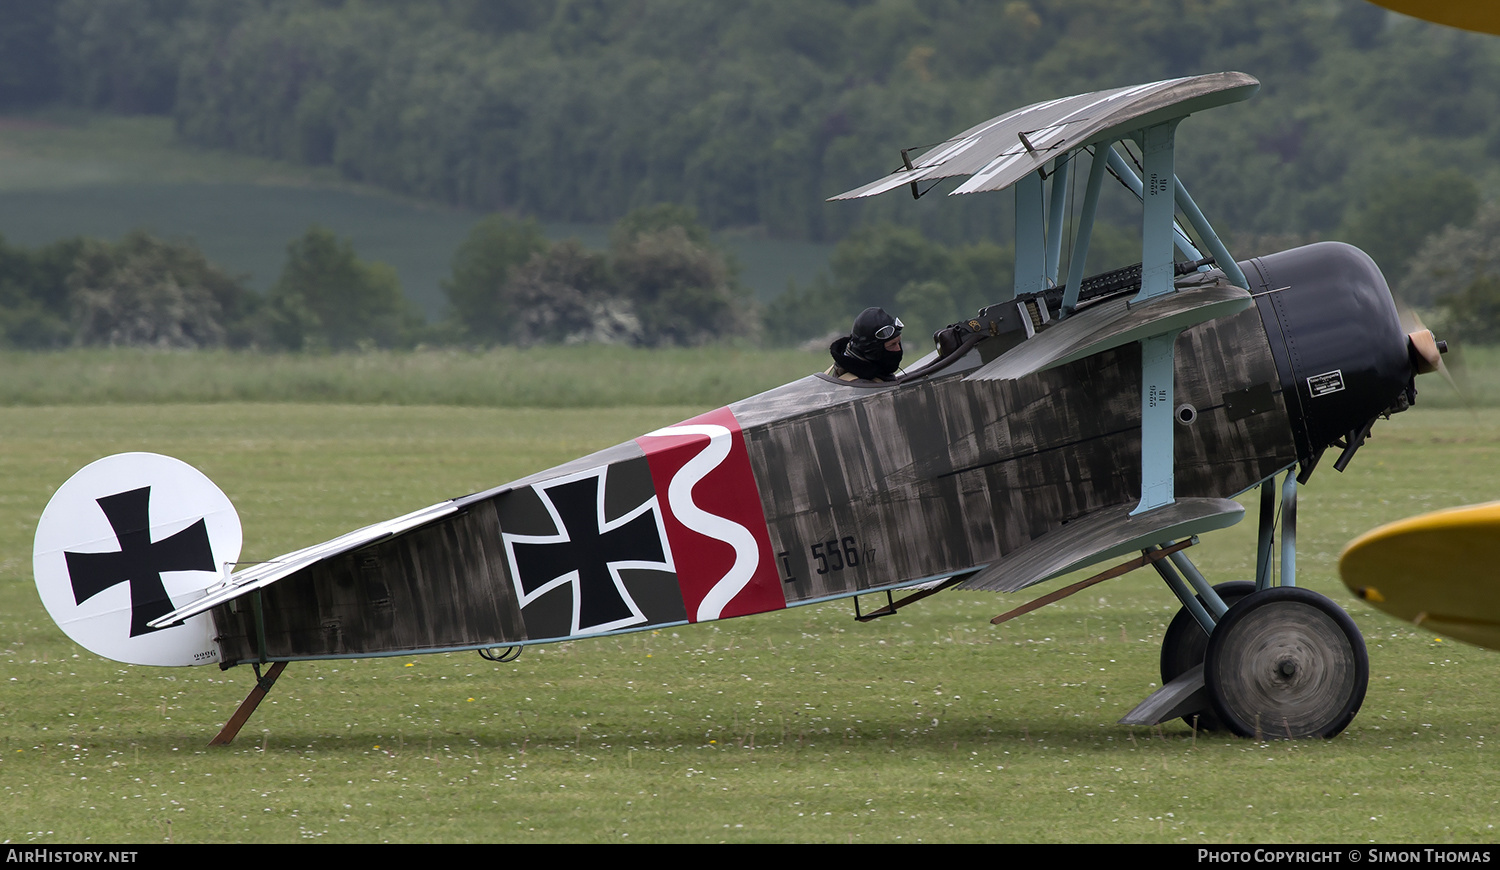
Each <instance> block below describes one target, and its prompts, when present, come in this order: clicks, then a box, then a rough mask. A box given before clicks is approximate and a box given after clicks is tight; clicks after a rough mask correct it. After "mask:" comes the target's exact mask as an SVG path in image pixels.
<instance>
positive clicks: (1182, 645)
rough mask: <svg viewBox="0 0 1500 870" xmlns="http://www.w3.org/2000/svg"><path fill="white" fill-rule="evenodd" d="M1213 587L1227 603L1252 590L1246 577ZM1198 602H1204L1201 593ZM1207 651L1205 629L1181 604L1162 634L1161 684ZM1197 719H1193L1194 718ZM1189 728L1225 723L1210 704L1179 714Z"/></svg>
mask: <svg viewBox="0 0 1500 870" xmlns="http://www.w3.org/2000/svg"><path fill="white" fill-rule="evenodd" d="M1214 591H1215V592H1217V593H1219V597H1220V598H1222V599H1224V604H1225V606H1227V607H1234V605H1235V604H1236V603H1238V602H1239V601H1240V600H1241V599H1242V598H1244V597H1245V596H1247V595H1249V594H1250V593H1252V592H1254V591H1255V584H1254V583H1253V582H1251V581H1249V580H1231V581H1229V582H1227V583H1216V584H1214ZM1198 603H1200V604H1202V603H1203V598H1202V596H1199V597H1198ZM1207 651H1208V633H1207V632H1205V631H1204V630H1203V626H1201V625H1199V624H1198V620H1196V619H1194V618H1193V614H1191V613H1189V612H1188V609H1187V608H1186V607H1183V608H1180V609H1178V611H1177V615H1175V616H1173V617H1172V621H1171V622H1169V623H1167V633H1166V634H1164V635H1162V637H1161V684H1162V685H1163V686H1165V685H1166V684H1167V683H1170V682H1172V681H1173V680H1175V679H1177V678H1178V677H1179V676H1181V675H1182V674H1184V673H1187V672H1188V671H1190V670H1192V669H1193V668H1195V667H1197V666H1198V665H1201V664H1203V654H1204V653H1205V652H1207ZM1195 719H1196V720H1197V721H1196V722H1194V721H1193V720H1195ZM1182 721H1184V722H1186V723H1187V724H1188V727H1189V728H1197V729H1198V730H1199V731H1223V730H1224V723H1222V722H1220V721H1219V717H1218V716H1215V715H1214V711H1213V708H1212V707H1209V708H1207V709H1204V710H1200V711H1198V712H1197V713H1193V714H1190V715H1187V716H1183V717H1182Z"/></svg>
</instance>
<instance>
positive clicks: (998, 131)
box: [829, 72, 1260, 201]
mask: <svg viewBox="0 0 1500 870" xmlns="http://www.w3.org/2000/svg"><path fill="white" fill-rule="evenodd" d="M1259 89H1260V82H1259V81H1258V80H1257V79H1256V78H1255V77H1254V76H1250V75H1246V74H1245V73H1241V72H1221V73H1213V74H1210V75H1202V76H1191V77H1188V78H1180V79H1170V80H1168V81H1161V82H1151V83H1149V84H1143V85H1133V86H1131V87H1125V88H1114V89H1111V90H1105V91H1095V92H1093V93H1088V94H1079V95H1077V96H1072V97H1062V98H1059V99H1055V100H1047V101H1045V102H1041V103H1036V104H1033V105H1030V106H1026V107H1025V108H1021V109H1016V110H1015V111H1012V112H1007V113H1006V114H1004V115H1000V116H999V117H996V118H991V119H990V120H988V121H985V122H984V123H982V124H979V125H976V126H974V127H972V128H970V129H968V130H965V131H964V132H963V133H961V134H959V135H958V136H956V137H954V138H953V139H950V140H948V141H946V142H943V143H940V144H939V145H937V146H936V147H934V148H932V149H931V150H929V151H927V152H926V153H924V154H922V156H921V157H918V158H917V159H916V160H914V161H912V162H911V163H910V165H909V166H908V167H905V168H902V169H900V170H897V171H896V172H893V173H891V174H890V175H887V176H886V177H884V178H881V179H878V180H876V181H872V182H870V183H869V184H866V185H863V186H861V187H856V188H855V189H853V190H850V191H847V192H845V193H841V194H839V195H837V196H833V197H829V200H830V201H832V200H843V199H860V198H863V197H867V196H875V195H877V194H881V193H885V192H887V191H890V190H895V189H896V188H898V187H903V186H905V185H910V184H916V183H918V182H923V181H937V180H939V179H943V178H953V177H957V176H963V175H967V176H970V178H969V180H968V181H966V182H964V183H963V184H961V185H959V187H958V188H957V189H955V190H953V191H952V192H951V193H950V194H949V195H950V196H953V195H957V194H961V193H979V192H981V191H987V190H1004V189H1005V188H1007V187H1010V186H1011V185H1013V184H1015V183H1016V182H1017V181H1020V180H1021V179H1022V178H1024V177H1026V176H1027V175H1029V174H1031V173H1032V172H1035V171H1036V170H1037V169H1039V168H1041V167H1042V166H1043V165H1045V164H1046V163H1047V162H1048V161H1050V160H1054V159H1056V158H1058V157H1061V156H1063V155H1064V154H1066V153H1068V152H1069V151H1073V150H1076V149H1078V148H1082V147H1085V146H1087V145H1091V144H1094V143H1096V142H1107V141H1113V140H1115V139H1118V138H1121V137H1122V136H1123V135H1125V134H1128V133H1130V132H1131V131H1135V130H1140V129H1143V128H1146V127H1150V126H1153V125H1156V124H1161V123H1165V122H1167V121H1171V120H1174V119H1177V118H1182V117H1185V116H1187V115H1190V114H1192V113H1194V112H1198V111H1201V110H1203V109H1208V108H1212V107H1214V106H1221V105H1224V104H1226V103H1234V102H1239V101H1240V100H1245V99H1249V98H1250V97H1251V96H1253V95H1254V94H1255V92H1256V91H1257V90H1259Z"/></svg>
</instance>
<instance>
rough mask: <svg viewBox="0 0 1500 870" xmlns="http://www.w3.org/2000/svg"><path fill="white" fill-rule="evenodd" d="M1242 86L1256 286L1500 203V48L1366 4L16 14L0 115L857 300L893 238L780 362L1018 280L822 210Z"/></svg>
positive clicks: (1238, 165)
mask: <svg viewBox="0 0 1500 870" xmlns="http://www.w3.org/2000/svg"><path fill="white" fill-rule="evenodd" d="M1225 69H1237V70H1242V71H1245V72H1248V73H1251V74H1252V75H1255V76H1257V77H1258V78H1259V79H1260V80H1261V82H1262V84H1263V86H1262V89H1261V92H1260V94H1259V95H1258V96H1257V97H1256V98H1255V99H1253V100H1251V101H1249V102H1248V103H1244V104H1239V105H1235V106H1230V107H1226V108H1224V109H1218V110H1215V111H1214V112H1209V113H1204V114H1203V115H1201V116H1197V117H1194V118H1193V119H1192V120H1191V121H1190V122H1188V123H1187V124H1185V125H1184V126H1183V128H1182V132H1181V140H1180V141H1181V142H1182V143H1183V144H1182V147H1181V148H1180V149H1179V152H1178V153H1179V173H1180V174H1181V175H1182V176H1183V177H1184V178H1185V179H1187V180H1188V181H1189V184H1190V185H1191V186H1192V189H1193V190H1194V192H1195V194H1196V195H1197V196H1198V198H1199V199H1200V201H1201V202H1203V203H1204V205H1205V207H1206V208H1207V209H1208V210H1209V212H1210V218H1211V219H1212V220H1214V222H1215V223H1216V224H1217V225H1218V226H1219V228H1220V230H1221V231H1222V232H1224V233H1225V234H1226V235H1228V236H1229V237H1230V238H1231V240H1233V241H1235V242H1237V243H1239V247H1238V248H1237V250H1238V251H1240V252H1241V254H1242V255H1245V254H1256V253H1262V252H1263V251H1262V250H1259V249H1258V248H1260V247H1265V246H1267V245H1270V244H1272V243H1280V242H1286V241H1300V240H1307V239H1313V238H1329V237H1339V238H1344V239H1346V240H1348V241H1351V242H1354V243H1356V244H1360V245H1362V246H1364V247H1367V248H1370V249H1371V250H1372V252H1373V253H1375V255H1376V256H1377V258H1379V259H1380V261H1381V265H1382V266H1383V267H1384V268H1385V269H1386V271H1387V274H1388V275H1390V276H1391V277H1392V282H1393V283H1394V284H1397V285H1410V284H1411V283H1412V282H1409V281H1406V279H1405V277H1404V276H1405V275H1406V269H1407V265H1408V263H1409V262H1410V261H1411V260H1412V258H1414V257H1416V256H1417V255H1418V254H1419V252H1420V249H1421V248H1422V247H1423V245H1424V244H1426V243H1428V242H1429V241H1431V240H1433V239H1436V238H1437V236H1438V235H1440V234H1441V233H1442V232H1443V231H1445V229H1447V228H1450V227H1451V228H1452V230H1453V231H1454V232H1457V231H1460V230H1467V229H1469V228H1471V226H1472V225H1474V221H1475V219H1476V215H1478V214H1479V212H1480V203H1481V202H1482V201H1483V200H1484V199H1487V198H1489V196H1490V195H1492V194H1493V193H1494V192H1495V190H1496V188H1497V187H1500V176H1497V174H1496V171H1495V169H1494V168H1493V167H1494V164H1495V163H1496V157H1500V39H1495V38H1494V37H1488V36H1483V35H1479V34H1471V33H1464V32H1460V31H1457V30H1453V29H1450V28H1444V27H1440V26H1435V25H1430V24H1426V23H1422V22H1418V21H1414V20H1412V19H1409V18H1405V17H1402V16H1399V15H1395V14H1393V13H1388V12H1386V11H1385V10H1383V9H1381V8H1379V7H1376V6H1374V5H1371V4H1368V3H1365V2H1363V0H1306V2H1265V0H1133V2H1130V3H1121V2H1118V0H992V2H981V0H799V2H796V3H789V2H776V0H746V2H741V3H733V4H720V3H703V2H699V0H245V2H234V3H229V2H219V0H17V2H14V3H12V4H9V9H8V14H7V15H6V16H4V17H3V18H0V112H20V111H31V110H36V109H39V108H43V107H48V106H57V105H63V106H72V107H78V108H83V109H89V110H95V111H101V110H102V111H107V112H116V113H153V114H161V115H169V116H171V117H172V118H173V119H174V122H175V125H176V130H177V132H178V135H179V136H180V137H181V139H182V140H184V141H185V142H188V143H193V144H196V145H200V146H203V147H212V148H223V149H231V150H235V151H239V152H244V153H247V154H254V155H258V156H264V157H270V158H274V159H278V160H285V161H293V162H300V163H306V164H314V165H329V166H333V167H336V168H337V170H338V171H339V172H340V173H341V174H342V175H343V176H345V177H347V178H350V179H356V180H360V181H364V182H368V183H373V184H376V185H379V186H383V187H386V188H389V189H391V190H394V191H398V192H401V193H403V194H407V195H412V196H417V197H423V198H427V199H432V200H437V201H442V202H446V203H451V204H456V205H462V206H466V207H471V208H475V209H479V210H482V211H485V212H494V213H504V214H507V215H513V216H523V217H528V218H530V217H534V218H540V219H544V220H566V221H587V222H601V223H605V222H613V221H616V220H619V219H620V218H622V217H623V216H625V215H627V214H630V213H632V212H634V211H637V210H640V209H642V208H647V207H650V206H653V205H656V204H659V203H671V204H673V205H675V206H679V207H683V208H685V209H686V210H687V213H690V214H692V215H695V220H696V221H697V222H700V223H701V224H702V225H704V226H706V227H707V228H709V229H711V230H720V231H722V230H733V231H737V232H749V233H760V234H765V235H769V236H772V237H777V238H790V239H806V240H817V241H826V242H837V241H841V240H845V241H848V240H852V242H851V244H852V245H853V246H854V247H853V248H852V249H846V254H847V256H845V257H844V258H843V261H844V262H846V263H847V264H848V268H847V269H846V271H848V270H853V272H876V271H878V270H875V269H872V268H869V267H862V266H860V265H859V264H858V263H855V262H854V261H853V260H852V259H851V257H852V256H853V255H852V253H850V252H851V251H853V250H859V249H863V250H867V251H868V250H870V249H871V248H872V247H878V246H877V245H876V244H875V242H876V241H878V240H881V239H895V240H897V241H898V242H900V243H901V244H903V245H905V248H906V249H910V250H912V251H914V252H915V254H914V256H915V259H908V260H906V261H903V262H901V263H898V264H895V267H894V268H895V271H894V272H892V271H891V270H886V271H884V272H883V273H880V274H877V275H875V277H876V278H881V279H883V285H885V284H889V285H891V286H890V287H889V288H888V289H887V290H882V291H880V294H879V295H880V298H879V299H876V298H874V297H871V296H868V295H866V296H865V297H863V298H860V299H856V296H857V295H858V294H859V293H860V292H862V291H861V290H860V289H859V288H857V287H854V284H855V283H856V282H857V280H858V279H859V276H857V275H854V274H853V272H849V274H845V275H840V274H839V273H838V263H839V262H840V260H839V258H838V257H836V258H835V264H834V268H833V269H832V270H831V271H830V273H829V274H828V275H826V276H825V278H824V279H823V280H822V283H821V285H820V286H819V287H814V288H793V290H792V291H791V292H789V294H788V297H787V298H786V299H784V300H782V302H781V303H779V304H778V305H774V306H772V307H771V310H770V311H769V312H767V315H768V317H769V318H770V322H769V323H768V324H767V329H768V332H769V334H770V335H772V336H773V337H779V338H785V339H792V338H796V337H798V334H799V333H802V334H810V333H813V332H816V331H818V330H821V329H824V328H826V327H827V326H828V325H829V323H828V321H829V318H831V317H832V316H833V315H832V312H836V311H846V310H848V307H849V306H850V305H851V304H855V303H856V302H858V301H864V302H867V303H868V304H887V303H889V304H896V301H897V297H898V296H899V294H900V293H901V292H903V291H905V292H906V296H907V300H908V303H910V304H917V305H919V306H920V305H927V306H929V307H938V306H941V305H946V304H947V303H948V302H950V301H951V302H952V303H954V304H957V305H959V306H960V307H963V306H965V305H966V304H967V303H968V302H970V301H971V300H970V297H971V296H974V294H976V293H980V292H981V291H980V290H973V288H972V287H971V285H972V284H973V281H972V280H970V279H969V278H968V277H966V276H969V275H971V274H972V273H973V271H974V269H975V268H979V267H983V268H988V267H989V266H993V265H999V264H1003V263H1004V262H1005V261H1006V257H1008V256H1009V255H1008V253H1007V250H1006V246H1007V244H1008V240H1009V229H1010V220H1011V219H1010V207H1009V200H1008V199H1007V198H1005V197H995V196H991V197H961V198H956V199H953V200H944V198H942V197H936V196H934V197H930V198H929V199H927V200H924V201H922V202H919V203H915V204H914V203H912V202H911V200H910V199H905V198H902V197H897V196H888V197H880V198H876V199H875V200H873V201H870V202H868V203H860V204H848V203H839V204H832V205H830V204H828V203H825V202H824V199H825V198H826V197H828V196H830V195H832V194H835V193H838V192H841V191H843V190H846V189H849V188H852V187H854V186H857V185H858V184H861V183H863V182H865V181H868V180H871V179H873V178H876V177H878V176H880V175H883V174H885V173H886V172H889V171H890V170H892V169H893V168H895V167H896V165H897V163H898V161H899V150H898V149H900V148H902V147H916V146H921V145H924V144H927V143H933V142H937V141H939V140H941V139H943V138H944V137H946V136H949V135H951V134H953V133H955V132H957V131H959V130H962V129H965V128H967V127H969V126H971V125H972V124H973V123H975V122H977V121H979V120H982V119H984V118H988V117H991V116H993V115H995V114H998V113H1000V112H1002V111H1005V110H1008V109H1011V108H1015V107H1018V106H1021V105H1025V104H1027V103H1031V102H1035V101H1038V100H1042V99H1047V98H1051V97H1056V96H1060V95H1065V94H1071V93H1080V92H1084V91H1088V90H1094V89H1099V88H1105V87H1114V86H1119V85H1123V84H1129V83H1135V82H1143V81H1151V80H1156V79H1163V78H1170V77H1174V76H1182V75H1190V74H1196V73H1205V72H1214V71H1219V70H1225ZM1105 217H1106V219H1107V220H1108V219H1111V218H1113V219H1119V218H1120V216H1118V215H1109V214H1106V215H1105ZM1451 244H1456V243H1453V242H1451V240H1450V245H1451ZM898 247H899V246H898ZM1247 248H1248V249H1247ZM924 252H925V253H924ZM934 252H936V254H935V255H936V256H940V257H941V258H943V260H944V262H943V263H942V264H940V266H939V267H938V268H936V270H935V271H933V270H931V269H929V270H928V272H927V273H926V277H925V278H924V277H923V273H922V272H921V269H922V268H926V266H924V261H922V259H921V257H922V256H928V255H934ZM918 255H920V256H918ZM893 256H894V254H887V257H886V258H887V260H890V259H891V258H892V257H893ZM1432 256H1436V255H1432ZM1470 259H1471V260H1472V259H1474V258H1472V257H1471V258H1470ZM1491 259H1493V258H1491ZM1440 263H1441V264H1448V261H1447V260H1440ZM1487 263H1488V261H1487V260H1486V261H1484V263H1480V264H1479V265H1473V264H1470V266H1466V267H1465V268H1467V269H1469V271H1468V272H1464V273H1463V274H1457V275H1454V276H1450V281H1457V282H1459V285H1458V286H1462V287H1468V286H1471V285H1472V284H1473V283H1474V282H1476V281H1478V280H1479V279H1480V278H1481V277H1483V276H1484V275H1488V274H1490V272H1489V271H1487V270H1489V269H1490V266H1489V265H1487ZM976 264H977V265H976ZM926 265H927V266H930V265H931V259H930V257H929V259H928V261H926ZM1475 269H1477V270H1479V271H1477V272H1476V271H1474V270H1475ZM897 273H899V275H901V276H908V275H909V276H912V277H911V280H906V279H905V278H903V279H902V280H901V281H900V282H898V283H894V284H893V283H892V281H893V280H894V278H893V277H892V276H893V275H895V274H897ZM919 279H920V280H919ZM913 281H915V282H916V283H918V284H921V283H924V282H925V283H927V284H928V285H929V286H927V287H926V288H925V289H923V288H920V287H915V286H913V283H912V282H913ZM933 282H936V284H937V286H931V285H932V284H933ZM966 282H967V283H966ZM1492 283H1494V282H1493V281H1492ZM840 288H846V289H847V292H846V289H840ZM971 290H972V292H971ZM1418 292H1422V291H1418ZM1425 292H1426V293H1427V296H1428V297H1429V298H1427V299H1424V300H1422V301H1425V302H1432V301H1433V299H1432V298H1431V297H1432V295H1433V294H1432V292H1431V291H1430V290H1428V291H1425ZM976 298H977V297H976Z"/></svg>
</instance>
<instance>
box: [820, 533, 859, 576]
mask: <svg viewBox="0 0 1500 870" xmlns="http://www.w3.org/2000/svg"><path fill="white" fill-rule="evenodd" d="M811 552H812V557H813V558H814V559H815V560H817V563H818V573H819V574H827V573H828V572H830V571H842V570H844V568H846V567H848V568H858V567H859V561H860V555H859V544H858V543H857V542H855V540H854V536H853V535H846V536H845V537H844V538H842V539H841V540H837V541H825V542H822V543H818V544H813V545H812V548H811ZM867 555H868V554H867Z"/></svg>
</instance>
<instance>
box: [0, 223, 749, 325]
mask: <svg viewBox="0 0 1500 870" xmlns="http://www.w3.org/2000/svg"><path fill="white" fill-rule="evenodd" d="M443 289H444V291H445V293H446V294H447V297H448V302H449V313H448V316H447V317H445V318H444V319H442V320H441V321H439V322H437V323H431V324H429V323H427V322H426V321H425V319H424V318H423V317H422V315H421V314H420V312H418V311H417V309H416V308H415V307H414V306H413V305H412V304H411V303H410V302H409V301H408V300H407V299H406V297H405V295H404V294H403V292H402V290H401V284H400V281H399V279H398V277H397V275H396V272H395V270H394V269H392V268H391V267H390V266H388V265H386V264H384V263H380V262H366V261H364V260H361V259H360V258H359V257H358V256H357V255H356V252H355V251H354V247H353V244H352V242H350V241H349V240H348V239H343V238H340V237H338V236H337V235H336V234H335V233H333V232H332V231H330V230H328V229H326V228H323V227H318V226H313V227H311V228H309V229H308V231H307V232H306V233H305V234H303V235H302V236H301V237H299V238H297V239H294V240H293V241H292V242H291V243H290V244H289V245H288V246H287V257H286V262H285V265H284V266H283V267H282V271H281V274H280V276H279V277H278V278H277V279H276V281H275V283H274V284H272V285H271V287H270V289H269V290H268V291H267V292H266V293H264V294H261V293H259V292H257V291H255V290H252V289H250V288H249V287H248V285H247V283H246V281H245V279H244V278H242V277H237V276H233V275H230V274H228V273H227V272H225V271H224V270H223V269H222V268H220V267H219V266H216V265H214V264H213V263H211V262H209V261H208V259H207V258H206V257H204V255H203V253H202V252H201V251H200V250H198V248H197V247H196V246H195V245H193V244H192V243H191V242H187V241H176V240H167V239H161V238H158V237H156V236H153V235H151V234H149V233H147V232H144V231H135V232H132V233H130V234H128V235H126V236H125V237H124V238H122V239H120V240H118V241H104V240H100V239H88V238H73V239H64V240H61V241H57V242H53V243H51V244H47V245H42V246H39V247H35V248H26V247H22V246H18V245H12V244H9V243H7V242H6V241H5V240H4V239H3V238H0V342H3V343H4V344H5V345H6V346H9V347H15V348H26V349H38V350H41V349H56V348H64V347H75V346H83V347H92V346H107V347H153V348H161V349H197V348H214V347H231V348H260V349H266V350H291V351H341V350H357V349H366V348H406V347H412V346H415V345H418V344H450V345H464V346H488V345H495V344H517V345H523V346H525V345H530V344H538V343H578V342H591V343H602V344H624V345H632V346H646V347H658V346H690V345H698V344H704V343H707V342H710V341H715V342H717V341H723V340H743V341H749V342H756V341H759V339H760V335H761V320H760V314H759V312H757V311H756V310H754V308H753V306H752V305H751V303H750V301H749V296H748V293H747V292H746V291H745V289H744V288H743V286H742V285H741V284H740V283H739V280H738V278H737V267H736V265H735V263H734V261H733V259H732V258H731V257H730V256H729V255H728V254H727V253H725V252H724V251H723V250H722V249H720V248H719V247H718V246H717V245H716V244H715V243H714V242H713V241H712V239H711V238H710V236H709V234H708V231H707V230H706V229H704V228H703V226H702V225H701V224H700V223H698V222H697V221H696V220H695V219H694V218H693V216H692V214H691V212H688V211H687V210H685V209H683V208H681V207H679V206H671V205H662V206H656V207H652V208H647V209H641V210H638V211H636V212H632V213H631V214H630V215H627V216H626V218H625V219H623V220H621V221H619V222H618V223H617V224H616V225H615V227H614V230H613V232H612V234H611V243H610V246H609V249H608V250H607V251H604V252H597V251H590V250H588V249H586V248H585V247H584V246H583V245H581V244H580V243H579V242H577V241H576V240H568V241H564V242H559V243H552V242H550V241H548V240H547V238H546V237H545V236H544V235H543V234H542V231H541V228H540V227H539V226H538V224H537V223H536V222H535V221H534V220H519V219H516V218H511V217H506V216H502V215H493V216H491V217H489V218H487V219H485V220H482V221H480V222H479V223H477V224H476V225H475V227H474V229H473V230H472V232H471V233H470V235H469V237H468V239H467V240H466V241H465V242H464V243H463V245H461V246H460V247H459V249H458V251H457V252H456V253H455V255H454V260H453V271H452V275H451V277H450V278H449V280H447V281H445V282H444V285H443Z"/></svg>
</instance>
